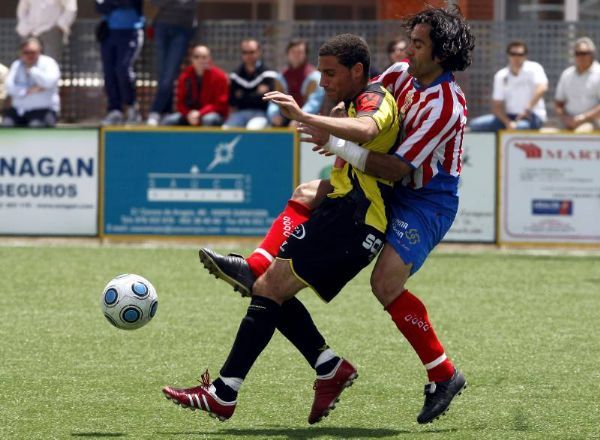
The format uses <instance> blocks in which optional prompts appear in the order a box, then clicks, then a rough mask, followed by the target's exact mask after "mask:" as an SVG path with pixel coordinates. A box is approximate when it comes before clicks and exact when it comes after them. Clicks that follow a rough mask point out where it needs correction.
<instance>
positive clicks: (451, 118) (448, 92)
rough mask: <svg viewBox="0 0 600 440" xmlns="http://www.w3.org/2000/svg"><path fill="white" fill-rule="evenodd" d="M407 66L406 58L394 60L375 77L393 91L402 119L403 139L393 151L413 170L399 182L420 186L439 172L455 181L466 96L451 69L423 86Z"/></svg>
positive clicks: (463, 125) (427, 182) (463, 124)
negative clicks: (399, 60)
mask: <svg viewBox="0 0 600 440" xmlns="http://www.w3.org/2000/svg"><path fill="white" fill-rule="evenodd" d="M409 68H410V65H409V64H408V62H406V61H403V62H400V63H396V64H394V65H392V66H391V67H390V68H388V69H387V70H386V71H385V72H384V73H383V74H381V75H380V76H379V77H378V78H376V79H375V81H378V82H381V83H382V84H383V86H384V87H386V88H387V89H388V90H389V91H390V92H392V94H393V95H394V97H395V98H396V100H397V101H398V106H399V107H398V109H399V112H400V117H401V118H402V120H403V124H402V126H403V130H402V139H401V140H402V142H401V144H400V146H399V147H398V150H397V152H396V154H397V155H398V156H400V157H401V158H403V160H405V161H407V162H409V164H410V165H412V166H413V167H414V170H413V171H412V172H411V173H409V174H408V175H406V176H404V178H403V180H402V185H405V186H411V187H413V188H423V187H425V186H428V185H429V184H430V183H432V182H431V181H432V179H434V178H435V177H436V176H437V175H438V173H439V172H442V173H444V174H445V175H447V176H451V177H453V178H455V179H453V180H454V182H453V183H457V182H458V176H459V174H460V168H461V162H460V155H461V152H462V150H461V145H462V137H463V131H464V127H465V124H466V121H467V103H466V100H465V96H464V94H463V92H462V90H461V89H460V87H459V86H458V84H457V83H456V81H455V80H454V75H452V73H451V72H449V71H446V72H444V73H443V74H442V75H441V76H439V77H438V78H437V79H436V80H435V81H434V82H433V83H432V84H429V85H427V86H426V87H424V86H423V85H421V84H419V82H418V80H416V79H415V78H414V77H413V76H412V75H411V74H410V73H409ZM450 182H452V179H451V180H450Z"/></svg>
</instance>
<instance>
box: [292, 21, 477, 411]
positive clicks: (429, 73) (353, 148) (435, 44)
mask: <svg viewBox="0 0 600 440" xmlns="http://www.w3.org/2000/svg"><path fill="white" fill-rule="evenodd" d="M407 29H408V31H409V32H410V43H409V45H408V47H407V49H406V56H407V59H406V60H405V61H403V62H400V63H396V64H394V65H392V66H390V67H389V68H388V69H387V70H386V71H385V72H383V73H382V74H381V75H380V76H379V78H377V79H376V81H379V82H381V83H382V84H383V85H384V87H386V88H387V89H388V90H390V91H391V92H392V94H393V95H394V97H396V99H397V102H398V111H399V115H400V118H401V119H402V130H401V135H402V137H401V140H400V143H399V146H398V149H397V150H396V152H395V154H394V155H393V156H392V157H390V156H389V155H384V154H374V153H372V152H368V151H366V150H364V149H363V148H361V147H359V146H358V145H356V144H352V143H350V142H345V143H344V144H343V145H340V144H339V143H338V144H336V145H334V146H333V148H332V147H331V146H326V147H325V149H326V150H327V151H329V152H331V153H333V154H336V155H337V156H338V157H341V158H342V159H345V160H347V161H348V162H349V163H350V164H352V165H354V166H355V167H357V168H359V169H363V170H365V171H366V172H367V173H369V174H374V175H377V176H379V177H383V178H386V179H390V180H393V181H395V182H396V185H395V187H394V197H393V199H392V201H391V203H390V208H391V211H392V215H391V218H389V222H388V230H387V235H386V240H387V244H388V246H385V247H384V249H383V251H382V252H381V254H380V256H379V258H378V260H377V263H376V265H375V268H374V270H373V274H372V275H371V287H372V289H373V293H374V294H375V296H376V297H377V299H378V300H379V301H380V302H381V304H382V305H383V306H384V308H385V310H386V311H387V312H388V313H389V314H390V315H391V318H392V320H393V321H394V323H395V324H396V326H397V327H398V329H399V330H400V332H401V333H402V334H403V335H404V337H406V339H407V340H408V341H409V342H410V344H411V345H412V347H413V348H414V350H415V351H416V352H417V354H418V356H419V358H420V359H421V362H422V363H423V365H424V366H425V369H426V371H427V375H428V378H429V381H430V382H429V383H428V384H427V385H425V404H424V406H423V409H422V411H421V413H420V414H419V415H418V417H417V421H418V422H419V423H429V422H432V421H433V420H434V419H435V418H437V417H439V416H440V415H441V414H443V413H444V412H445V411H446V410H447V408H448V406H449V405H450V402H451V401H452V399H453V398H454V397H455V396H456V395H457V394H459V393H460V392H461V391H462V390H463V389H464V387H465V386H466V381H465V378H464V376H463V375H462V373H460V372H459V371H458V369H456V368H455V367H454V365H453V363H452V362H451V361H450V359H449V358H448V357H447V356H446V354H445V351H444V348H443V346H442V344H441V342H440V341H439V339H438V338H437V336H436V334H435V332H434V330H433V327H432V324H431V322H430V321H429V318H428V315H427V310H426V308H425V306H424V304H423V303H422V302H421V301H420V300H419V299H418V298H417V297H416V296H414V295H413V294H412V293H411V292H409V291H408V290H407V289H406V288H405V283H406V281H407V280H408V278H409V277H410V276H411V275H412V274H414V273H415V272H416V271H417V270H419V268H420V267H421V265H422V264H423V263H424V261H425V259H426V258H427V256H428V255H429V253H430V252H431V250H432V249H433V248H434V247H435V246H436V245H437V244H438V243H439V242H440V241H441V239H442V238H443V237H444V235H445V234H446V232H447V231H448V229H450V226H451V225H452V222H453V221H454V217H455V215H456V212H457V209H458V181H459V175H460V171H461V153H462V139H463V132H464V128H465V124H466V121H467V106H466V101H465V97H464V94H463V92H462V91H461V89H460V87H459V86H458V84H457V83H456V82H455V80H454V76H453V74H452V72H453V71H457V70H464V69H466V68H467V67H468V66H469V65H470V64H471V55H470V53H471V51H472V50H473V47H474V38H473V36H472V35H471V32H470V30H469V27H468V25H467V24H466V23H465V22H464V21H463V19H462V17H461V16H460V14H459V13H458V11H447V10H443V9H428V10H426V11H424V12H421V13H419V14H417V15H416V16H414V17H411V18H410V19H409V20H408V22H407ZM301 130H303V131H305V133H308V134H309V135H313V136H312V138H313V140H314V141H315V142H317V143H318V142H319V140H318V139H316V137H315V136H317V137H318V133H317V132H316V131H315V130H314V129H311V128H310V127H306V128H302V129H301Z"/></svg>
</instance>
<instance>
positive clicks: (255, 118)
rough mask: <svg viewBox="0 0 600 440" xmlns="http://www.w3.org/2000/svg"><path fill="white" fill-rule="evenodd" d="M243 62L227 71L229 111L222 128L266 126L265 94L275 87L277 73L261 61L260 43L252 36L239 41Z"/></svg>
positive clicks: (256, 128) (266, 104)
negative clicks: (229, 71)
mask: <svg viewBox="0 0 600 440" xmlns="http://www.w3.org/2000/svg"><path fill="white" fill-rule="evenodd" d="M240 49H241V52H242V64H241V65H240V66H239V67H238V69H237V70H236V71H235V72H232V73H230V74H229V79H230V81H231V83H230V89H229V105H230V106H231V109H230V110H231V114H230V115H229V118H228V119H227V121H225V125H224V126H223V127H224V128H228V127H246V128H248V129H253V130H258V129H261V128H265V127H266V126H267V124H268V121H267V113H266V112H267V106H268V102H267V101H263V99H262V97H263V95H264V94H265V93H267V92H271V91H273V90H275V79H276V78H277V72H275V71H274V70H269V69H268V68H267V67H266V66H265V65H264V64H263V62H262V60H261V51H260V44H259V43H258V41H257V40H255V39H253V38H247V39H245V40H242V42H241V44H240Z"/></svg>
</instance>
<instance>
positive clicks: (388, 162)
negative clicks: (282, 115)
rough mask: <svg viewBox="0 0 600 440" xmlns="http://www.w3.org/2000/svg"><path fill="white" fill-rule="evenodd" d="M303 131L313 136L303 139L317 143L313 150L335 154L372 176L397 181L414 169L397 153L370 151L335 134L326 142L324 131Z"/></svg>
mask: <svg viewBox="0 0 600 440" xmlns="http://www.w3.org/2000/svg"><path fill="white" fill-rule="evenodd" d="M301 132H303V133H305V134H309V135H310V136H311V137H310V138H302V140H306V141H307V142H314V143H316V146H315V147H314V148H313V151H316V152H318V153H319V154H326V155H330V154H335V155H336V156H338V157H339V158H341V159H344V160H345V161H346V162H348V163H350V164H351V165H352V166H353V167H355V168H357V169H359V170H361V171H364V172H366V173H367V174H370V175H372V176H376V177H380V178H382V179H387V180H392V181H397V180H400V179H402V178H403V177H404V176H406V175H407V174H409V173H410V172H411V170H412V168H411V167H410V165H408V164H407V163H405V162H404V161H403V160H402V159H400V158H399V157H398V156H396V155H395V154H387V153H378V152H375V151H370V150H367V149H366V148H363V147H361V146H360V145H358V144H356V143H354V142H351V141H347V140H345V139H339V138H337V137H335V136H331V137H330V138H329V142H324V141H323V137H322V133H315V132H314V131H312V130H310V129H306V130H303V131H301Z"/></svg>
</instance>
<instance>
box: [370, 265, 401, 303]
mask: <svg viewBox="0 0 600 440" xmlns="http://www.w3.org/2000/svg"><path fill="white" fill-rule="evenodd" d="M371 291H372V292H373V295H375V297H376V298H377V299H378V300H379V302H380V303H381V304H382V305H383V306H384V307H386V306H387V305H388V304H390V303H391V302H392V301H393V300H394V299H396V297H398V295H400V294H401V293H402V292H403V291H404V280H402V279H401V278H398V277H394V276H391V275H390V274H386V273H385V271H383V270H378V269H377V267H376V268H375V270H373V272H372V273H371Z"/></svg>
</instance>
